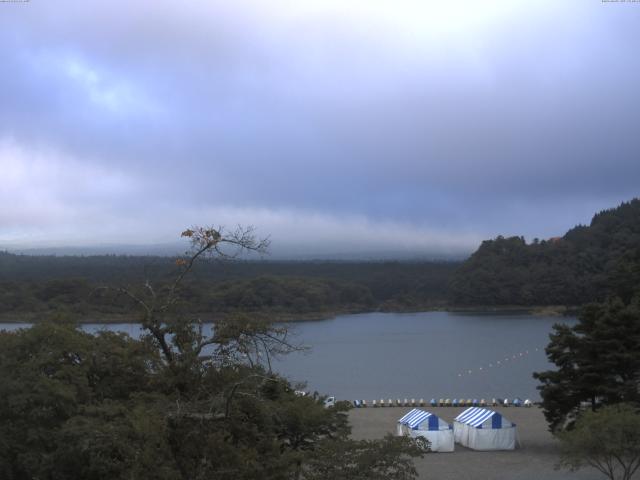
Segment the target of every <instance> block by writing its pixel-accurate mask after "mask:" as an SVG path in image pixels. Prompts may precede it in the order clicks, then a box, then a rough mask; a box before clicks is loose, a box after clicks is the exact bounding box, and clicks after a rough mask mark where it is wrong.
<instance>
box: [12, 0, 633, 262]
mask: <svg viewBox="0 0 640 480" xmlns="http://www.w3.org/2000/svg"><path fill="white" fill-rule="evenodd" d="M0 42H1V45H2V48H1V49H0V61H1V65H2V73H1V75H0V249H2V248H7V249H25V248H35V247H65V246H66V247H76V246H101V245H109V246H111V245H118V244H120V245H151V244H164V243H170V242H174V241H177V239H178V237H179V234H180V232H181V231H182V230H184V229H185V228H186V227H189V226H191V225H213V226H227V227H231V228H232V227H233V226H235V225H238V224H241V225H253V226H255V227H256V229H257V232H258V234H259V235H263V236H267V235H269V236H270V238H271V240H272V250H273V252H274V253H275V254H277V255H280V256H283V255H284V256H286V255H291V256H295V255H329V256H331V255H338V254H349V253H358V254H363V253H364V254H366V253H367V252H368V253H370V254H371V255H374V254H376V253H379V252H387V253H388V252H397V253H403V254H411V255H414V254H415V255H420V256H427V257H428V256H442V255H445V256H446V255H461V254H462V255H464V254H468V253H470V252H472V251H473V250H474V249H475V248H477V246H478V244H479V242H480V241H481V240H482V239H487V238H493V237H495V236H497V235H523V236H525V237H526V238H528V239H533V238H534V237H539V238H547V237H552V236H558V235H562V234H563V233H564V232H565V231H566V230H567V229H569V228H571V227H573V226H574V225H576V224H584V223H588V222H589V221H590V219H591V217H592V215H593V214H594V213H595V212H596V211H599V210H602V209H605V208H610V207H614V206H616V205H617V204H619V203H620V202H622V201H624V200H630V199H631V198H633V197H635V196H638V195H639V194H640V54H638V45H640V3H638V2H630V1H626V2H622V1H618V2H614V1H603V0H528V1H524V0H523V1H519V0H495V1H491V0H486V1H483V2H479V1H477V0H456V1H455V2H448V1H444V0H439V1H435V0H234V1H232V2H229V1H212V0H208V1H197V0H194V1H190V2H178V1H158V0H154V1H150V0H137V1H136V2H130V1H127V2H125V1H118V0H110V1H97V0H96V1H91V2H67V1H64V0H56V1H55V2H50V1H43V0H30V1H27V2H3V3H0Z"/></svg>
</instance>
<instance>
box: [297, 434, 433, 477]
mask: <svg viewBox="0 0 640 480" xmlns="http://www.w3.org/2000/svg"><path fill="white" fill-rule="evenodd" d="M423 455H424V452H423V451H422V450H420V449H419V448H418V447H417V446H416V444H415V442H414V441H413V440H411V439H410V438H408V437H394V436H392V435H390V434H389V435H387V436H386V437H385V438H384V439H383V440H382V441H370V440H360V441H355V440H340V441H337V442H336V441H325V442H322V443H321V444H320V445H319V446H318V448H317V449H316V451H315V452H314V455H313V457H312V459H311V461H310V462H309V464H308V465H307V468H306V469H305V470H304V473H303V475H302V478H303V479H304V480H325V479H329V478H330V479H333V480H387V479H396V480H409V479H413V478H416V476H417V472H416V469H415V466H414V465H413V462H412V461H411V458H415V457H422V456H423Z"/></svg>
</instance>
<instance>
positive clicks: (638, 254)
mask: <svg viewBox="0 0 640 480" xmlns="http://www.w3.org/2000/svg"><path fill="white" fill-rule="evenodd" d="M639 286H640V199H637V198H636V199H633V200H631V201H630V202H625V203H622V204H621V205H620V206H618V207H616V208H612V209H609V210H604V211H602V212H600V213H598V214H596V215H595V216H594V217H593V219H592V221H591V224H590V225H589V226H577V227H575V228H573V229H571V230H569V231H568V232H567V233H566V234H565V235H564V236H563V237H561V238H555V239H551V240H542V241H534V242H533V243H530V244H527V243H526V242H525V240H524V239H523V238H522V237H510V238H504V237H498V238H496V239H495V240H487V241H484V242H482V244H481V245H480V248H478V250H477V251H476V252H475V253H474V254H473V255H471V257H470V258H469V259H468V260H467V261H466V262H464V263H463V264H462V265H461V266H460V267H459V268H458V269H457V271H456V272H455V274H454V276H453V279H452V281H451V284H450V299H451V302H452V303H453V304H455V305H582V304H585V303H588V302H592V301H600V300H602V299H603V298H604V297H606V296H608V295H611V294H616V295H619V296H621V297H623V298H630V296H631V295H632V293H633V291H634V290H636V289H637V288H638V287H639Z"/></svg>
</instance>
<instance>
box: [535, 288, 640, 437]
mask: <svg viewBox="0 0 640 480" xmlns="http://www.w3.org/2000/svg"><path fill="white" fill-rule="evenodd" d="M550 337H551V342H550V343H549V345H548V347H547V348H546V352H547V356H548V357H549V360H550V361H551V362H552V363H554V364H555V365H556V366H557V367H558V369H557V370H551V371H546V372H539V373H535V374H534V377H535V378H537V379H538V380H540V382H541V383H542V385H541V386H540V387H538V388H539V390H540V394H541V396H542V400H543V402H542V405H543V407H544V413H545V416H546V418H547V421H548V422H549V425H550V427H551V429H552V430H554V431H555V430H561V429H563V428H564V427H565V426H566V425H567V424H570V423H571V422H572V421H573V420H574V419H575V418H576V416H577V415H578V413H579V412H580V407H581V404H582V403H583V402H588V403H589V404H590V405H591V408H592V409H594V410H595V409H596V408H597V407H598V406H599V405H607V404H616V403H621V402H635V403H638V404H640V295H639V296H637V297H635V299H633V300H632V301H631V302H630V303H629V304H625V303H624V302H623V301H622V300H620V299H617V298H616V299H612V300H608V301H606V302H604V303H602V304H592V305H589V306H587V307H585V308H584V309H583V312H582V314H581V316H580V321H579V323H578V324H576V325H575V326H573V327H568V326H566V325H556V326H554V333H553V334H552V335H551V336H550Z"/></svg>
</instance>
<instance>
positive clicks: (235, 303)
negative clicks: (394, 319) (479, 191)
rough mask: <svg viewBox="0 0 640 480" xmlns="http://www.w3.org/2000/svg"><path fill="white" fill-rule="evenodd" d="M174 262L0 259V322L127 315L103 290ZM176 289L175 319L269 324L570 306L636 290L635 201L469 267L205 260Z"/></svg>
mask: <svg viewBox="0 0 640 480" xmlns="http://www.w3.org/2000/svg"><path fill="white" fill-rule="evenodd" d="M176 269H177V265H176V258H171V257H161V256H117V255H100V256H86V257H80V256H62V257H57V256H28V255H15V254H11V253H7V252H4V253H0V315H2V316H3V318H5V319H11V320H21V319H22V320H33V319H37V318H40V317H41V316H42V314H51V313H53V312H57V311H64V312H65V313H67V314H72V315H75V316H76V317H77V318H78V319H80V320H83V321H87V320H89V321H90V320H91V319H94V320H100V319H102V318H103V317H109V316H111V317H116V318H117V317H118V316H122V315H126V314H127V312H130V311H132V304H131V300H130V299H126V298H121V297H120V296H118V295H117V294H115V293H114V292H113V291H112V290H108V289H102V288H100V287H104V286H111V287H117V286H123V285H127V286H132V285H134V286H135V285H138V286H140V285H143V284H144V282H145V281H146V280H151V281H153V282H157V283H158V284H162V283H163V282H167V281H169V280H170V279H171V278H173V277H174V275H175V272H176ZM192 273H193V274H192V276H191V277H190V279H189V281H188V282H186V283H185V285H184V287H183V288H184V291H183V292H182V293H183V304H182V308H183V311H184V312H189V313H197V314H202V315H203V316H204V317H205V318H207V316H213V315H217V314H225V313H232V312H236V311H244V312H249V313H254V314H255V313H261V314H265V315H268V316H270V317H271V318H276V319H295V318H322V317H326V316H330V315H333V314H337V313H354V312H365V311H374V310H382V311H416V310H428V309H434V308H471V307H505V306H517V307H535V306H549V305H554V306H569V307H579V306H581V305H584V304H587V303H589V302H595V301H602V300H603V299H604V298H606V297H608V296H612V295H615V296H619V297H621V298H622V299H623V300H628V299H629V298H631V297H632V296H633V295H634V293H635V292H636V291H637V290H638V289H639V288H640V200H638V199H634V200H631V201H630V202H625V203H622V204H621V205H620V206H618V207H616V208H612V209H609V210H604V211H602V212H599V213H597V214H596V215H595V216H594V217H593V220H592V221H591V223H590V225H588V226H584V225H579V226H576V227H575V228H573V229H571V230H569V231H568V232H567V233H566V234H565V235H564V236H562V237H556V238H552V239H548V240H538V239H535V240H534V241H533V242H530V243H527V242H526V241H525V240H524V238H523V237H508V238H505V237H502V236H499V237H497V238H496V239H493V240H487V241H484V242H483V243H482V244H481V245H480V247H479V248H478V250H477V251H476V252H475V253H474V254H473V255H472V256H471V257H470V258H469V259H467V260H466V261H464V262H455V261H442V262H439V261H380V262H347V261H306V262H303V261H219V260H218V261H213V260H207V261H203V262H202V263H200V264H199V265H198V266H197V267H196V268H195V269H194V270H193V272H192Z"/></svg>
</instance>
